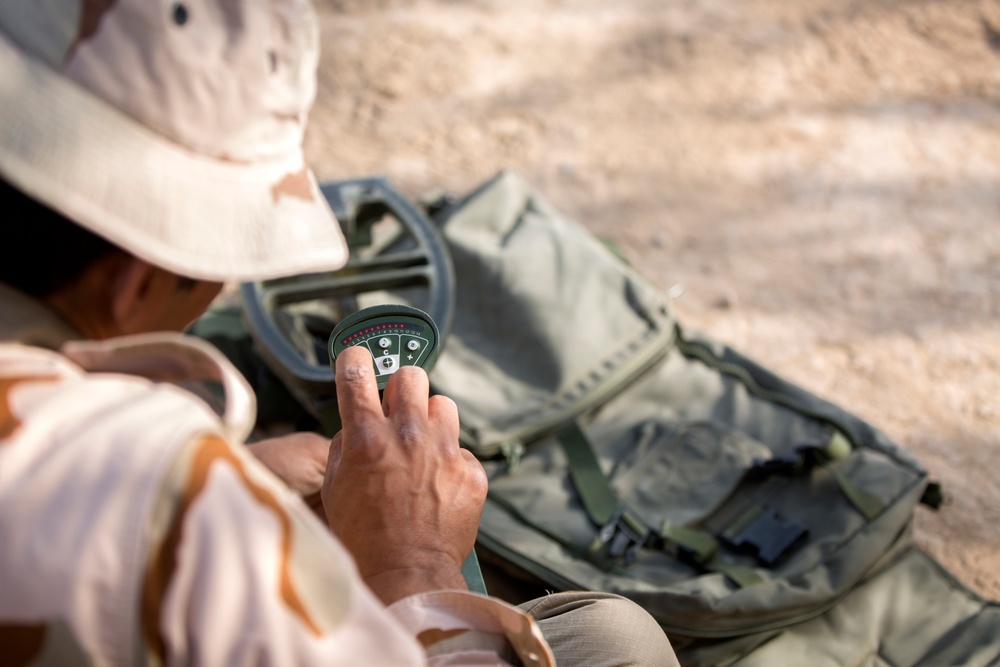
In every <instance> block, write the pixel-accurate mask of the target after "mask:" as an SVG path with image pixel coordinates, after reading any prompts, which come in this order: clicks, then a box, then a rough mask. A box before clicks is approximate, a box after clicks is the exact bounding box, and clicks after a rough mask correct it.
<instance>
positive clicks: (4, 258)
mask: <svg viewBox="0 0 1000 667" xmlns="http://www.w3.org/2000/svg"><path fill="white" fill-rule="evenodd" d="M0 212H2V216H3V217H2V219H3V223H2V224H3V228H4V229H3V232H2V235H0V282H2V283H6V284H7V285H10V286H11V287H13V288H15V289H17V290H20V291H22V292H24V293H26V294H30V295H31V296H34V297H36V298H41V297H45V296H47V295H49V294H51V293H53V292H55V291H57V290H59V289H61V288H62V287H65V286H67V285H70V284H72V283H73V281H75V280H76V279H78V278H79V277H80V276H81V275H82V274H83V272H84V271H85V270H86V269H87V267H89V266H91V265H92V264H93V263H94V262H96V261H97V260H99V259H101V258H103V257H106V256H107V255H110V254H111V253H113V252H118V251H120V250H119V248H118V246H116V245H114V244H113V243H111V242H110V241H108V240H106V239H104V238H103V237H101V236H98V235H97V234H94V233H93V232H90V231H88V230H86V229H84V228H83V227H81V226H80V225H78V224H76V223H75V222H73V221H72V220H70V219H69V218H66V217H65V216H63V215H62V214H60V213H58V212H56V211H54V210H52V209H51V208H49V207H48V206H46V205H45V204H42V203H41V202H39V201H37V200H36V199H34V198H33V197H31V196H29V195H26V194H24V193H23V192H21V191H20V190H19V189H17V188H16V187H14V186H13V185H11V184H10V183H8V182H7V181H6V180H5V179H4V178H3V177H2V176H0Z"/></svg>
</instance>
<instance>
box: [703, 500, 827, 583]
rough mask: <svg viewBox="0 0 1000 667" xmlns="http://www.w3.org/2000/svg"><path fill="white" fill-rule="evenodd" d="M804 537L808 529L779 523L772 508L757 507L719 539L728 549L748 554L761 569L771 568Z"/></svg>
mask: <svg viewBox="0 0 1000 667" xmlns="http://www.w3.org/2000/svg"><path fill="white" fill-rule="evenodd" d="M808 536H809V529H808V528H806V527H805V526H804V525H802V524H801V523H799V522H798V521H790V520H786V519H783V518H781V517H780V516H778V513H777V512H775V511H774V510H773V509H772V508H770V507H767V506H765V505H757V506H755V507H753V508H751V509H750V510H749V511H747V512H746V513H744V514H743V515H742V516H741V517H740V518H739V519H737V520H736V521H735V522H733V524H731V525H730V526H729V527H728V528H727V529H726V531H725V532H724V533H723V534H722V535H720V538H721V539H722V541H723V542H724V543H725V544H726V546H728V547H729V548H730V549H733V550H735V551H742V552H744V553H751V554H753V555H754V556H756V558H757V561H758V562H759V563H760V564H761V565H763V566H764V567H769V568H773V567H774V566H775V565H777V563H778V562H779V561H780V560H781V559H782V558H783V557H784V556H785V555H787V554H788V553H789V552H791V551H792V550H793V549H795V547H797V546H798V545H799V544H800V543H801V542H802V541H803V540H804V539H806V538H807V537H808Z"/></svg>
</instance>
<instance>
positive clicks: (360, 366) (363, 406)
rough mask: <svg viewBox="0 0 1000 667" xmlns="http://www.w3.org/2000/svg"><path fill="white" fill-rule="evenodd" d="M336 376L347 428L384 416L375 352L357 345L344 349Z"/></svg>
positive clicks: (339, 399)
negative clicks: (373, 362)
mask: <svg viewBox="0 0 1000 667" xmlns="http://www.w3.org/2000/svg"><path fill="white" fill-rule="evenodd" d="M336 377H337V403H338V405H339V406H340V414H341V415H342V416H343V417H344V428H345V429H347V430H351V429H352V428H353V427H354V426H356V425H357V426H362V427H364V426H365V422H366V421H368V420H372V419H381V418H382V417H383V415H382V404H381V402H380V401H379V397H378V383H377V382H376V380H375V369H374V368H373V367H372V355H371V352H369V351H368V349H367V348H365V347H362V346H361V345H355V346H354V347H349V348H347V349H346V350H344V351H343V352H341V353H340V355H339V356H338V357H337V367H336Z"/></svg>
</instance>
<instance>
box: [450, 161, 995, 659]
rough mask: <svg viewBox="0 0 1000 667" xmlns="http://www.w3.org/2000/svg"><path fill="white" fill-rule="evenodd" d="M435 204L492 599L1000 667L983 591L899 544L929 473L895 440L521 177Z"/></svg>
mask: <svg viewBox="0 0 1000 667" xmlns="http://www.w3.org/2000/svg"><path fill="white" fill-rule="evenodd" d="M435 218H436V221H437V222H439V223H440V224H441V227H442V230H443V232H444V235H445V238H446V240H447V243H448V247H449V249H450V251H451V256H452V259H453V261H454V265H455V274H456V276H457V277H458V292H457V300H456V304H455V306H456V307H455V320H454V323H453V326H452V330H451V334H450V336H449V338H448V341H447V345H446V348H445V351H444V353H443V354H442V356H441V358H440V360H439V361H438V364H437V366H436V367H435V369H434V371H433V373H432V375H431V381H432V384H433V387H434V389H435V390H436V391H439V392H441V393H443V394H446V395H448V396H451V397H452V398H453V399H455V401H456V402H457V403H458V406H459V411H460V415H461V420H462V438H463V444H464V445H465V446H467V447H468V448H470V449H471V450H472V451H473V452H475V453H476V454H477V455H478V456H479V457H480V458H481V460H483V462H484V464H485V466H486V468H487V471H488V472H489V475H490V480H491V481H490V493H489V499H488V501H487V505H486V508H485V511H484V514H483V518H482V523H481V528H480V535H479V540H478V551H479V553H480V560H481V561H482V562H483V563H484V566H485V569H486V573H487V575H488V583H489V585H490V592H491V593H493V594H498V595H501V596H505V597H509V598H511V599H512V601H515V602H517V601H520V600H519V599H518V598H521V597H524V598H527V597H528V596H532V595H535V594H537V593H538V592H539V590H567V589H593V590H601V591H610V592H614V593H618V594H621V595H624V596H627V597H629V598H632V599H633V600H636V601H637V602H638V603H640V604H641V605H642V606H643V607H645V608H646V609H647V610H649V612H650V613H652V614H653V616H654V617H655V618H656V619H657V620H658V621H659V622H660V624H661V625H662V626H663V628H664V630H665V631H666V632H667V634H668V635H669V636H670V638H671V640H672V642H673V643H674V646H675V647H676V649H677V652H678V656H679V657H680V659H681V661H682V663H684V664H686V665H729V664H740V665H757V664H760V665H810V666H813V665H830V666H834V665H838V666H839V665H845V666H846V665H895V666H898V667H903V666H905V665H939V664H956V665H957V664H962V665H991V664H998V663H1000V612H998V609H997V607H996V605H994V604H992V603H989V602H986V601H984V600H981V599H978V598H977V597H976V596H975V595H973V594H971V593H970V592H968V591H966V590H965V589H963V588H962V587H961V586H960V585H959V584H957V583H956V582H955V581H953V580H952V579H951V578H950V577H949V576H948V575H947V573H945V572H944V571H943V570H942V569H941V568H940V567H939V566H937V565H936V564H935V563H934V562H933V561H931V560H930V558H929V557H928V556H927V555H926V554H924V553H922V552H921V551H919V550H918V549H916V548H915V547H913V545H912V543H911V541H910V538H909V535H910V523H911V517H912V514H913V511H914V508H915V506H916V505H917V504H918V503H919V502H921V500H924V501H925V502H929V503H933V502H934V501H935V499H936V496H938V495H939V490H938V489H937V488H936V486H935V485H932V484H929V483H928V479H927V473H926V472H925V470H924V469H923V468H921V466H920V465H919V463H918V462H917V461H916V460H914V458H913V457H912V456H910V455H908V454H907V453H906V452H905V451H904V450H903V449H901V448H900V447H899V446H898V445H897V444H896V443H894V442H892V441H891V440H889V439H888V438H887V437H886V436H885V435H884V434H882V433H881V432H879V431H878V430H877V429H875V428H873V427H872V426H870V425H869V424H867V423H865V422H864V421H862V420H861V419H859V418H857V417H856V416H854V415H852V414H850V413H848V412H846V411H845V410H843V409H841V408H839V407H837V406H836V405H834V404H833V403H830V402H828V401H826V400H823V399H821V398H819V397H817V396H815V395H813V394H810V393H809V392H807V391H804V390H803V389H801V388H798V387H796V386H793V385H792V384H790V383H788V382H786V381H784V380H783V379H781V378H780V377H778V376H776V375H775V374H773V373H771V372H769V371H768V370H767V369H765V368H762V367H761V366H759V365H758V364H755V363H754V362H753V361H751V360H750V359H748V358H747V357H745V356H743V355H741V354H739V353H737V352H736V351H734V350H732V349H730V348H729V347H726V346H724V345H722V344H720V343H718V342H715V341H713V340H711V339H709V338H707V337H705V336H702V335H699V334H697V333H695V332H693V331H690V330H688V329H686V328H685V327H684V326H682V325H681V324H680V323H679V322H678V321H677V319H676V318H675V317H674V315H673V313H672V311H671V309H670V305H669V303H668V300H667V298H666V297H665V296H664V295H663V294H661V293H660V292H659V291H658V290H656V289H654V288H653V287H652V286H651V285H650V284H649V283H647V282H646V281H645V280H644V279H643V278H642V277H641V276H639V275H637V274H636V273H635V272H634V271H633V270H632V269H631V268H629V267H628V266H627V265H626V264H625V263H624V262H622V261H621V260H620V259H619V258H618V257H617V256H616V255H615V254H614V253H613V252H611V251H609V250H608V249H607V248H606V247H605V246H604V245H602V244H601V243H600V242H599V241H597V240H596V239H595V238H594V237H593V236H592V235H591V234H589V233H588V232H587V231H586V230H585V229H583V228H582V227H581V226H579V225H578V224H576V223H574V222H573V221H571V220H569V219H567V218H566V217H565V216H563V215H561V214H560V213H559V212H558V211H556V210H554V209H553V208H552V207H551V206H550V205H548V204H547V203H546V202H545V201H544V200H543V199H542V198H540V197H539V196H538V195H537V194H536V193H534V192H533V191H532V190H531V189H530V188H529V187H528V186H527V185H526V184H525V183H524V182H523V181H522V180H520V179H519V178H517V177H516V176H514V175H513V174H510V173H503V174H500V175H499V176H498V177H496V178H495V179H493V180H491V181H490V182H488V183H486V184H485V185H483V186H482V187H480V188H479V189H477V190H476V191H475V192H473V193H472V194H470V195H469V196H467V197H465V198H464V199H462V200H460V201H458V202H457V203H455V204H453V205H451V206H450V207H448V208H446V209H445V210H443V211H441V212H440V213H438V214H437V215H436V216H435ZM497 575H499V576H497ZM512 582H514V583H513V585H512Z"/></svg>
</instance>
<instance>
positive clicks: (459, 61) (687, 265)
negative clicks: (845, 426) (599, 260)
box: [307, 0, 1000, 599]
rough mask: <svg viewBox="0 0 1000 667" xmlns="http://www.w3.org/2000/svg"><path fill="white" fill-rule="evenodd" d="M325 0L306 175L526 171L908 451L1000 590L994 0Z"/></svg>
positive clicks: (686, 299)
mask: <svg viewBox="0 0 1000 667" xmlns="http://www.w3.org/2000/svg"><path fill="white" fill-rule="evenodd" d="M319 3H320V4H319V6H320V14H321V18H322V30H323V49H324V55H323V61H322V65H321V75H320V91H319V96H318V99H317V103H316V108H315V111H314V114H313V121H312V126H311V129H310V130H309V134H308V136H307V150H308V152H309V155H310V157H311V159H312V161H313V163H314V164H315V166H316V169H317V172H318V174H319V176H320V177H321V178H322V179H336V178H346V177H354V176H363V175H371V174H382V175H386V176H388V177H389V178H390V179H391V180H392V181H393V182H394V183H395V184H396V185H397V186H398V187H399V188H400V189H402V190H403V191H404V192H406V193H408V194H411V195H418V194H420V193H423V192H425V191H426V190H428V189H430V188H438V187H440V188H444V189H446V190H448V191H451V192H454V193H464V192H465V191H467V190H469V189H470V188H472V187H473V186H474V185H476V184H477V183H479V182H480V181H482V180H484V179H486V178H488V177H489V176H491V175H493V174H494V173H495V172H496V171H497V170H499V169H502V168H510V169H514V170H516V171H518V172H520V173H521V174H522V175H523V176H525V177H526V178H527V179H528V180H529V181H530V182H532V183H533V184H534V185H535V186H536V187H537V188H538V189H539V190H540V191H541V192H542V193H544V194H545V195H546V196H547V197H548V198H549V199H551V200H552V201H553V202H554V203H555V204H557V205H558V206H559V207H560V208H562V209H563V210H564V211H566V212H567V213H570V214H571V215H573V216H574V217H575V218H577V219H578V220H579V221H580V222H582V223H584V224H585V225H587V226H588V227H589V228H590V229H592V230H593V231H594V232H596V233H598V234H600V235H603V236H608V237H611V238H613V239H614V240H616V241H617V242H618V244H619V245H620V246H621V247H622V248H623V249H624V251H625V253H626V254H627V256H628V257H629V258H630V260H631V261H632V262H633V263H634V264H635V265H636V266H638V267H639V269H640V270H641V271H642V272H643V273H644V274H645V275H647V276H648V277H649V278H650V279H651V280H653V281H654V282H655V283H656V284H657V285H659V286H660V287H662V288H663V289H664V290H671V291H672V294H674V295H675V296H676V297H677V299H676V302H675V303H676V309H677V311H678V312H679V314H680V316H681V317H682V318H683V319H684V321H686V322H687V323H688V324H690V325H694V326H697V327H698V328H701V329H704V330H706V331H708V332H710V333H711V334H713V335H715V336H716V337H718V338H721V339H723V340H725V341H727V342H729V343H731V344H732V345H734V346H735V347H737V348H738V349H740V350H741V351H743V352H745V353H748V354H749V355H750V356H752V357H755V358H756V359H758V360H759V361H761V362H763V363H764V364H766V365H768V366H770V367H772V368H774V369H776V370H777V371H778V372H780V373H782V374H784V375H786V376H787V377H789V378H791V379H792V380H794V381H796V382H798V383H799V384H801V385H804V386H805V387H807V388H809V389H811V390H813V391H815V392H818V393H819V394H821V395H823V396H825V397H827V398H831V399H833V400H834V401H836V402H838V403H840V404H842V405H844V406H845V407H847V408H849V409H851V410H853V411H855V412H857V413H859V414H860V415H862V416H863V417H864V418H866V419H867V420H869V421H870V422H872V423H874V424H876V425H877V426H879V427H881V428H882V429H883V430H884V431H885V432H887V433H888V434H889V435H890V436H892V437H893V438H895V439H897V440H898V441H899V442H901V443H904V444H905V445H906V446H907V447H908V448H909V449H910V450H911V451H913V452H914V453H915V454H916V455H917V457H918V458H919V459H920V460H921V461H922V462H923V464H924V465H925V466H926V467H927V468H928V469H929V470H930V471H931V473H932V476H933V477H934V478H935V479H937V480H940V481H941V482H942V483H943V484H944V486H945V491H946V492H947V494H948V502H947V504H946V505H945V507H944V508H943V509H942V511H941V512H939V513H937V514H934V513H931V512H930V511H925V510H920V511H919V514H918V517H917V538H918V540H919V542H920V543H921V544H922V545H923V546H925V547H926V548H927V549H929V550H930V551H931V552H932V553H933V554H935V555H936V556H938V557H939V558H940V559H941V560H943V561H944V563H945V564H946V565H947V566H948V567H949V568H950V569H951V570H952V571H953V572H954V573H956V574H957V575H958V576H959V578H960V579H962V580H963V581H964V582H965V583H967V584H968V585H970V586H972V587H973V588H974V589H975V590H977V591H979V592H980V593H982V594H984V595H986V596H988V597H991V598H993V599H1000V485H998V484H997V483H996V481H995V480H996V476H997V472H996V470H994V469H993V467H992V466H993V465H996V464H997V463H998V448H1000V3H998V2H996V0H865V1H864V2H861V1H856V0H837V1H834V0H797V1H796V2H789V1H788V0H673V1H672V2H665V1H664V0H602V1H598V0H379V1H375V0H319Z"/></svg>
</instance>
